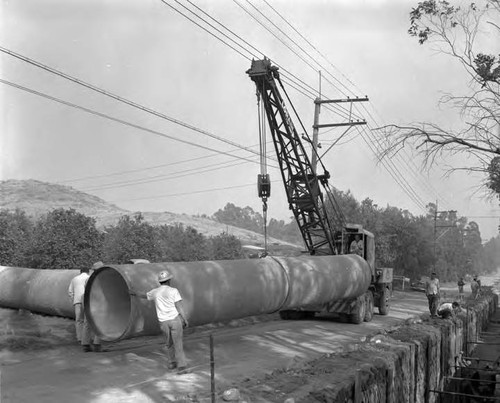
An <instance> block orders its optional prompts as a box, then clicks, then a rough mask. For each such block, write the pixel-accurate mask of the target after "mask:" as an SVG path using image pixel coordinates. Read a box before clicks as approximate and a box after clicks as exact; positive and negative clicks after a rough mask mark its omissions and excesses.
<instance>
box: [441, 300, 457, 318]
mask: <svg viewBox="0 0 500 403" xmlns="http://www.w3.org/2000/svg"><path fill="white" fill-rule="evenodd" d="M461 310H462V308H460V304H459V303H458V302H456V301H454V302H445V303H444V304H441V305H440V306H439V309H438V315H439V316H441V317H442V318H443V319H450V318H455V317H456V316H457V313H459V312H461Z"/></svg>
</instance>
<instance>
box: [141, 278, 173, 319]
mask: <svg viewBox="0 0 500 403" xmlns="http://www.w3.org/2000/svg"><path fill="white" fill-rule="evenodd" d="M146 296H147V298H148V300H150V301H154V302H155V306H156V315H157V316H158V320H159V321H160V322H164V321H166V320H172V319H175V318H176V317H177V315H179V312H178V311H177V308H176V307H175V303H176V302H179V301H181V300H182V298H181V294H179V290H177V288H173V287H170V286H168V285H161V286H159V287H158V288H155V289H153V290H151V291H149V292H148V293H147V294H146Z"/></svg>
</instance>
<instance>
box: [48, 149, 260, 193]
mask: <svg viewBox="0 0 500 403" xmlns="http://www.w3.org/2000/svg"><path fill="white" fill-rule="evenodd" d="M257 146H258V144H256V145H252V146H250V147H257ZM237 151H240V149H239V148H238V149H232V150H227V151H226V152H228V153H232V152H237ZM218 156H220V153H212V154H207V155H202V156H199V157H194V158H187V159H184V160H180V161H173V162H168V163H166V164H159V165H153V166H150V167H145V168H138V169H129V170H126V171H118V172H111V173H109V174H102V175H92V176H83V177H80V178H73V179H66V180H62V181H57V183H59V184H64V183H72V182H81V181H85V180H89V179H102V178H107V177H111V176H120V175H127V174H131V173H138V172H144V171H151V170H154V169H159V168H165V167H169V166H173V165H180V164H185V163H190V162H194V161H200V160H204V159H208V158H213V157H218Z"/></svg>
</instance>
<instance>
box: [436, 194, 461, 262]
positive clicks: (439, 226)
mask: <svg viewBox="0 0 500 403" xmlns="http://www.w3.org/2000/svg"><path fill="white" fill-rule="evenodd" d="M456 212H457V210H443V211H438V201H437V200H436V210H435V211H434V264H433V268H434V269H433V270H434V271H435V270H436V261H437V256H436V249H437V229H438V228H454V227H456V225H455V223H454V224H453V225H437V218H438V214H441V213H450V214H451V213H456Z"/></svg>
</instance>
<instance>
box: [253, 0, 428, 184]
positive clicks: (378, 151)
mask: <svg viewBox="0 0 500 403" xmlns="http://www.w3.org/2000/svg"><path fill="white" fill-rule="evenodd" d="M246 1H247V2H248V0H246ZM264 2H265V3H266V4H267V5H268V6H269V7H270V8H271V9H272V10H273V11H274V12H275V13H276V14H277V15H279V17H280V18H281V19H282V20H284V21H285V22H286V23H287V25H288V26H290V27H292V28H293V26H292V25H291V24H290V23H288V21H287V20H286V19H285V18H284V17H283V16H282V15H281V14H280V13H279V12H277V10H276V9H275V8H274V7H272V6H271V5H270V4H269V3H268V2H267V1H265V0H264ZM254 7H255V6H254ZM266 18H267V17H266ZM273 25H274V26H275V27H277V26H276V25H275V24H273ZM277 28H278V29H280V28H279V27H277ZM293 29H294V31H295V32H297V33H299V32H298V31H297V30H296V29H295V28H293ZM299 35H300V36H301V38H302V39H304V40H305V41H306V43H308V44H309V45H310V46H311V47H312V48H313V49H314V50H315V51H317V52H318V53H319V54H320V55H321V56H322V57H323V59H325V60H327V61H328V59H327V58H326V57H325V56H324V55H323V54H322V53H321V52H319V51H318V50H317V48H316V47H314V45H312V44H311V43H310V42H309V41H308V40H307V39H306V38H305V37H304V36H303V35H302V34H300V33H299ZM293 42H294V43H296V42H295V41H293ZM300 49H301V50H302V51H303V52H305V53H306V54H308V53H307V52H306V51H305V50H304V49H303V48H302V47H300ZM318 64H319V65H320V66H321V67H322V68H323V69H324V70H325V71H326V72H327V74H329V75H330V76H332V77H333V78H334V79H335V77H334V76H333V75H332V74H331V73H330V72H329V71H328V69H325V68H324V66H323V65H322V64H320V63H319V62H318ZM330 65H332V66H333V64H331V63H330ZM333 67H335V66H333ZM337 70H338V69H337ZM337 81H338V82H339V83H340V81H339V80H337ZM330 83H331V82H330ZM341 84H342V85H343V83H341ZM351 84H352V82H351ZM343 86H344V87H345V88H347V87H346V86H345V85H343ZM361 107H362V108H363V109H365V110H366V111H367V108H366V107H365V106H364V105H363V104H362V105H361ZM374 138H375V139H376V141H377V143H378V145H377V147H376V148H375V149H374V150H372V152H375V150H377V153H376V154H375V155H376V156H378V155H380V149H379V146H380V142H379V140H378V139H377V138H376V136H374ZM391 165H392V166H394V168H395V169H398V168H397V167H396V166H395V163H394V162H391ZM396 172H397V171H396ZM409 172H411V173H412V174H413V173H414V171H413V170H411V169H410V170H409ZM393 176H394V172H393ZM396 176H399V177H400V181H401V180H404V178H401V176H400V175H397V174H396ZM425 183H427V182H426V181H425ZM424 186H425V185H424ZM412 192H414V191H413V190H412ZM414 193H415V192H414ZM434 193H437V192H434Z"/></svg>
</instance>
